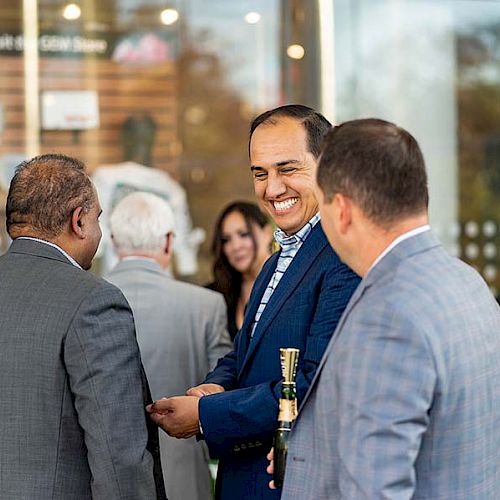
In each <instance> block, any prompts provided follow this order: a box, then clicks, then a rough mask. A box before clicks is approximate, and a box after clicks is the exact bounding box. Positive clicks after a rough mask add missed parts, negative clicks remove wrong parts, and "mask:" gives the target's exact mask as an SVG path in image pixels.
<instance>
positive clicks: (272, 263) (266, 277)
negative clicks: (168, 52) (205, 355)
mask: <svg viewBox="0 0 500 500" xmlns="http://www.w3.org/2000/svg"><path fill="white" fill-rule="evenodd" d="M278 257H279V252H277V253H275V254H273V255H272V256H271V257H270V258H269V260H268V262H267V263H266V264H265V265H264V269H263V270H262V271H261V273H260V274H259V276H258V278H257V281H256V282H255V284H254V287H253V290H252V293H251V296H250V300H249V301H248V306H247V310H246V311H245V317H244V319H243V325H242V326H241V340H240V349H239V352H242V356H241V358H240V359H244V357H245V353H246V351H247V349H248V342H249V340H250V334H251V331H252V330H251V328H252V324H253V320H254V318H255V314H256V313H257V309H258V308H259V305H260V301H261V300H262V296H263V295H264V292H265V290H266V288H267V285H268V283H269V281H270V279H271V276H272V275H273V273H274V270H275V269H276V265H277V263H278ZM239 372H240V373H241V369H240V370H239Z"/></svg>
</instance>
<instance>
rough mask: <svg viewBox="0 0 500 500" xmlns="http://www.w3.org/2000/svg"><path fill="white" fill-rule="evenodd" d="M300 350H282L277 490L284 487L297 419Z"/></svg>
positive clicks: (276, 434) (275, 468) (275, 480)
mask: <svg viewBox="0 0 500 500" xmlns="http://www.w3.org/2000/svg"><path fill="white" fill-rule="evenodd" d="M298 359H299V350H298V349H293V348H281V349H280V360H281V372H282V374H283V382H282V385H281V399H280V411H279V416H278V428H277V429H276V432H275V434H274V473H273V479H274V485H275V486H276V488H281V487H282V486H283V480H284V478H285V467H286V456H287V452H288V438H289V437H290V432H291V431H292V426H293V422H294V420H295V419H296V418H297V394H296V392H295V373H296V371H297V361H298Z"/></svg>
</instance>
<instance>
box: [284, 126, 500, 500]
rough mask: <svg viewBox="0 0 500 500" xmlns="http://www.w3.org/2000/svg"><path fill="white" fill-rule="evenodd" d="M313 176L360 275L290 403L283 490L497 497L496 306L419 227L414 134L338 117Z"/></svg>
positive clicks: (341, 247) (420, 173)
mask: <svg viewBox="0 0 500 500" xmlns="http://www.w3.org/2000/svg"><path fill="white" fill-rule="evenodd" d="M318 185H319V190H318V192H319V198H320V210H321V224H322V225H323V227H324V229H325V232H326V234H327V236H328V239H329V241H330V244H331V245H332V246H333V247H334V248H335V250H336V251H337V252H338V254H339V256H340V258H341V259H342V260H343V261H344V262H345V263H346V264H348V265H349V266H350V267H351V268H352V269H353V270H354V271H355V272H356V273H358V274H359V275H360V276H362V277H363V280H362V282H361V284H360V285H359V287H358V289H357V291H356V292H355V293H354V295H353V296H352V298H351V301H350V302H349V304H348V306H347V308H346V310H345V312H344V314H343V316H342V319H341V320H340V323H339V325H338V327H337V329H336V333H335V335H334V336H333V337H332V340H331V342H330V345H329V347H328V348H327V350H326V352H325V355H324V357H323V360H322V362H321V364H320V367H319V368H318V371H317V374H316V377H315V379H314V381H313V383H312V384H311V388H310V390H309V392H308V394H307V395H306V397H305V399H304V401H303V402H302V408H301V410H300V412H299V417H298V420H297V422H296V425H295V428H294V431H293V432H292V438H291V442H290V448H289V455H288V459H287V470H286V476H285V484H284V490H283V496H282V498H283V499H292V498H293V499H297V498H300V499H301V500H307V499H311V500H321V499H332V500H334V499H346V500H347V499H348V500H355V499H370V500H374V499H382V498H383V499H398V500H399V499H410V498H415V499H417V498H421V499H433V500H437V499H453V500H458V499H467V500H472V499H477V500H489V499H491V500H494V499H498V498H500V474H499V471H500V453H499V450H500V432H499V423H500V383H499V380H500V308H499V307H498V305H497V304H496V302H495V300H494V298H493V296H492V295H491V293H490V292H489V290H488V287H487V286H486V284H485V283H484V281H483V280H482V279H481V277H480V276H479V275H478V273H477V272H476V271H474V270H473V269H472V268H470V267H469V266H467V265H466V264H464V263H463V262H461V261H460V260H458V259H455V258H453V257H451V256H450V255H448V254H447V253H446V251H445V250H444V249H443V247H442V246H441V245H440V243H439V242H438V240H437V239H436V237H435V236H434V235H433V233H432V232H431V231H430V228H429V226H428V219H427V203H428V192H427V178H426V173H425V166H424V161H423V158H422V154H421V151H420V149H419V146H418V144H417V142H416V141H415V139H414V138H413V137H412V136H411V135H410V134H409V133H408V132H406V131H405V130H403V129H401V128H399V127H397V126H395V125H393V124H391V123H388V122H385V121H382V120H376V119H366V120H355V121H351V122H347V123H344V124H343V125H340V126H338V127H335V128H334V129H333V130H332V131H331V132H330V133H329V134H328V136H327V138H326V142H325V145H324V149H323V152H322V156H321V161H320V164H319V169H318Z"/></svg>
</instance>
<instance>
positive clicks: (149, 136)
mask: <svg viewBox="0 0 500 500" xmlns="http://www.w3.org/2000/svg"><path fill="white" fill-rule="evenodd" d="M155 136H156V123H155V121H154V120H153V118H152V117H151V116H149V115H148V114H144V115H138V116H130V117H128V118H127V119H126V120H125V122H124V123H123V126H122V143H123V156H124V159H125V160H126V161H136V162H138V163H141V164H142V165H146V166H148V167H150V166H151V152H152V150H153V144H154V141H155Z"/></svg>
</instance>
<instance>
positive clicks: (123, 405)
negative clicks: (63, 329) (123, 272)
mask: <svg viewBox="0 0 500 500" xmlns="http://www.w3.org/2000/svg"><path fill="white" fill-rule="evenodd" d="M64 362H65V365H66V369H67V372H68V377H69V385H70V389H71V391H72V393H73V396H74V401H75V408H76V411H77V413H78V421H79V423H80V425H81V427H82V428H83V432H84V438H85V444H86V446H87V452H88V454H87V458H88V462H89V466H90V470H91V473H92V497H93V498H95V499H115V498H116V499H118V498H120V499H140V498H156V497H157V493H156V487H155V480H154V476H153V459H152V457H151V455H150V453H149V452H148V451H147V449H146V446H147V442H148V432H147V426H146V415H145V409H144V396H143V395H144V393H146V392H147V389H146V388H145V386H144V383H145V381H144V379H143V378H142V365H141V360H140V355H139V348H138V345H137V341H136V338H135V329H134V320H133V316H132V312H131V310H130V308H129V306H128V303H127V302H126V300H125V298H124V297H123V295H122V294H121V293H120V292H119V290H118V289H117V288H115V287H114V286H112V285H109V284H107V283H105V282H104V283H103V284H101V285H99V286H98V287H97V288H96V289H94V290H92V293H91V294H89V296H87V298H86V299H85V300H84V301H83V302H82V304H81V305H80V307H79V310H78V311H77V312H76V314H75V317H74V319H73V321H72V324H71V326H70V328H69V330H68V332H67V335H66V339H65V344H64Z"/></svg>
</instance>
